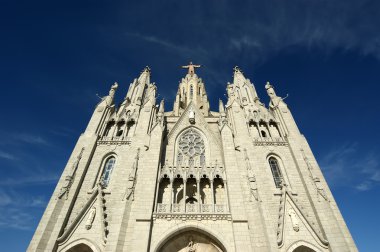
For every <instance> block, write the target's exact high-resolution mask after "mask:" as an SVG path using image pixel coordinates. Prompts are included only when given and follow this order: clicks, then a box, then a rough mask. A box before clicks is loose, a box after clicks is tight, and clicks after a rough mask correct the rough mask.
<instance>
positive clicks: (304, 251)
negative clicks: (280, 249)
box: [293, 245, 316, 252]
mask: <svg viewBox="0 0 380 252" xmlns="http://www.w3.org/2000/svg"><path fill="white" fill-rule="evenodd" d="M293 252H316V251H315V250H314V249H311V248H309V247H306V246H304V245H302V246H299V247H297V248H296V249H295V250H293Z"/></svg>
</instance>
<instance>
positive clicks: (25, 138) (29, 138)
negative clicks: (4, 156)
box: [13, 133, 49, 145]
mask: <svg viewBox="0 0 380 252" xmlns="http://www.w3.org/2000/svg"><path fill="white" fill-rule="evenodd" d="M13 137H14V139H16V140H18V141H20V142H24V143H28V144H39V145H49V142H48V141H47V140H46V139H45V138H43V137H41V136H39V135H32V134H27V133H21V134H14V135H13Z"/></svg>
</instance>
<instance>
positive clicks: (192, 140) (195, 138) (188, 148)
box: [177, 129, 205, 165]
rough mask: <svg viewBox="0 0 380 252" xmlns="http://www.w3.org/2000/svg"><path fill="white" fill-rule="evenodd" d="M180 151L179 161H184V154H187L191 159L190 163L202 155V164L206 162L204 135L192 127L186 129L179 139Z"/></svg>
mask: <svg viewBox="0 0 380 252" xmlns="http://www.w3.org/2000/svg"><path fill="white" fill-rule="evenodd" d="M178 147H179V153H178V157H177V161H179V162H180V163H181V162H182V156H185V157H187V158H188V160H189V165H191V164H192V163H193V162H194V159H195V157H196V156H200V164H201V165H203V164H204V160H205V158H204V152H205V144H204V141H203V139H202V137H201V136H200V135H199V133H197V132H196V131H194V130H193V129H190V130H188V131H186V132H185V133H184V134H182V136H181V137H180V139H179V144H178Z"/></svg>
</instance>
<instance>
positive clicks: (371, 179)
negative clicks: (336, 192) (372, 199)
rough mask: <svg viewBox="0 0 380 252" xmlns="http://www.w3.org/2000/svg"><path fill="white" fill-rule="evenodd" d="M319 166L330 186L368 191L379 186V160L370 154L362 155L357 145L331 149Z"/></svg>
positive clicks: (345, 145)
mask: <svg viewBox="0 0 380 252" xmlns="http://www.w3.org/2000/svg"><path fill="white" fill-rule="evenodd" d="M320 164H321V167H322V169H323V171H324V174H325V176H326V178H327V180H328V181H329V182H330V184H331V185H332V186H337V187H341V186H344V187H351V188H355V189H356V190H358V191H368V190H371V189H372V188H373V187H375V186H378V185H380V163H379V158H378V157H377V156H376V155H374V154H373V153H372V152H367V153H364V154H363V153H362V152H361V151H360V148H358V144H352V143H351V144H344V145H342V146H340V147H337V148H333V149H331V150H330V151H328V152H327V153H326V154H325V156H324V157H323V158H322V160H321V162H320Z"/></svg>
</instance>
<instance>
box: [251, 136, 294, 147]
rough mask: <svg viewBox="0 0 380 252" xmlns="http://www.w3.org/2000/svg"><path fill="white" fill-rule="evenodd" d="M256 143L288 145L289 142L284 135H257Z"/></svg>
mask: <svg viewBox="0 0 380 252" xmlns="http://www.w3.org/2000/svg"><path fill="white" fill-rule="evenodd" d="M253 144H254V145H287V142H286V141H285V139H284V138H282V137H262V138H259V137H255V138H253Z"/></svg>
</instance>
